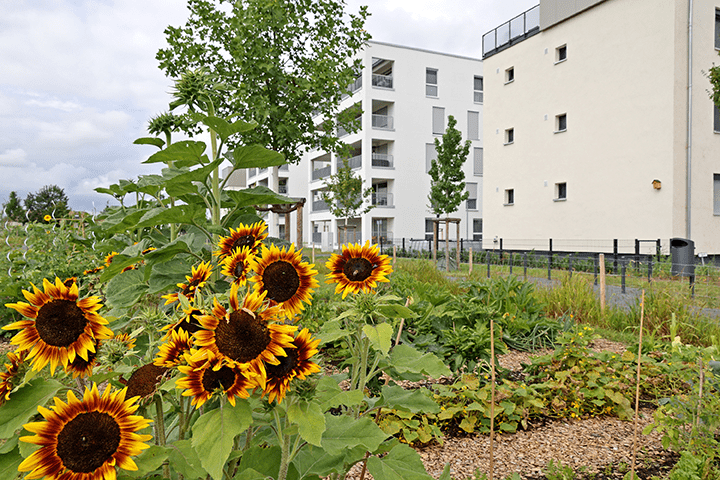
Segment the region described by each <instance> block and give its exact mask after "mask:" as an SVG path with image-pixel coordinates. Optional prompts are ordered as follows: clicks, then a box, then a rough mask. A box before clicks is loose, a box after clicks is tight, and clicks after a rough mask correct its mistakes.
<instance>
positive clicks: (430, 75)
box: [425, 68, 438, 97]
mask: <svg viewBox="0 0 720 480" xmlns="http://www.w3.org/2000/svg"><path fill="white" fill-rule="evenodd" d="M425 96H427V97H437V96H438V71H437V69H435V68H426V69H425Z"/></svg>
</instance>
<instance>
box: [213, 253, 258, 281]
mask: <svg viewBox="0 0 720 480" xmlns="http://www.w3.org/2000/svg"><path fill="white" fill-rule="evenodd" d="M220 264H221V265H222V270H221V271H220V273H222V274H223V275H225V276H228V277H230V278H232V279H233V283H237V284H238V285H240V286H243V285H245V284H246V283H247V278H248V275H249V274H250V270H251V269H252V265H253V253H252V251H251V250H250V248H248V247H242V248H236V249H234V250H233V251H232V253H231V254H230V255H228V256H226V257H225V258H224V259H223V260H222V262H221V263H220Z"/></svg>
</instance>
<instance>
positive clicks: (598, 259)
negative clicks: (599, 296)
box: [593, 255, 600, 285]
mask: <svg viewBox="0 0 720 480" xmlns="http://www.w3.org/2000/svg"><path fill="white" fill-rule="evenodd" d="M599 262H600V256H599V255H598V256H596V257H595V262H594V265H593V277H594V281H593V285H597V284H598V263H599Z"/></svg>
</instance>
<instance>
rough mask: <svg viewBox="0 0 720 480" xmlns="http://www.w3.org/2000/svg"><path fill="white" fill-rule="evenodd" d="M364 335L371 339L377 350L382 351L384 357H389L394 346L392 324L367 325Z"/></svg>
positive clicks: (364, 327)
mask: <svg viewBox="0 0 720 480" xmlns="http://www.w3.org/2000/svg"><path fill="white" fill-rule="evenodd" d="M363 333H364V334H365V335H366V336H367V337H368V338H369V339H370V343H371V344H372V346H373V347H375V349H376V350H380V351H381V352H382V353H383V355H386V356H387V354H388V352H390V346H391V345H392V334H393V328H392V327H391V326H390V324H388V323H379V324H377V325H365V326H363Z"/></svg>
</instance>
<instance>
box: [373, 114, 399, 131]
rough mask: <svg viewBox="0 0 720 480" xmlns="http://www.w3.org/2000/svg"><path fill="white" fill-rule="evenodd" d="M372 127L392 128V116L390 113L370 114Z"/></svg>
mask: <svg viewBox="0 0 720 480" xmlns="http://www.w3.org/2000/svg"><path fill="white" fill-rule="evenodd" d="M372 128H374V129H376V130H394V128H395V126H394V125H393V117H391V116H390V115H375V114H373V116H372Z"/></svg>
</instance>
